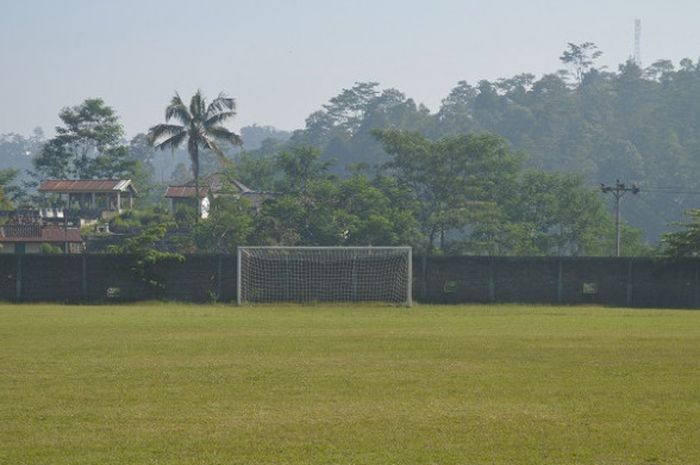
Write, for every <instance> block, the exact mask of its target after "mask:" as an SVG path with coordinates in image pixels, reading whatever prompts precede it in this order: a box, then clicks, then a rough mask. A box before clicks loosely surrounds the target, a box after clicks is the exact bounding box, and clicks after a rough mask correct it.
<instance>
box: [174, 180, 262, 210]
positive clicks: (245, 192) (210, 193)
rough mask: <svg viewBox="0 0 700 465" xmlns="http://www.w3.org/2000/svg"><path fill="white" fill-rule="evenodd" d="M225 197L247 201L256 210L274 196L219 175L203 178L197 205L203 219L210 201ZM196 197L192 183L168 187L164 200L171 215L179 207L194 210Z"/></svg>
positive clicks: (200, 183) (200, 181) (200, 182)
mask: <svg viewBox="0 0 700 465" xmlns="http://www.w3.org/2000/svg"><path fill="white" fill-rule="evenodd" d="M225 195H230V196H235V197H239V198H245V199H248V201H249V202H250V204H251V206H252V207H253V208H254V209H255V210H258V209H260V207H261V206H262V203H263V202H264V201H265V200H266V199H269V198H271V197H273V196H275V195H276V194H275V193H274V192H263V191H254V190H252V189H249V188H248V187H247V186H245V185H244V184H243V183H242V182H240V181H237V180H224V179H223V177H222V176H221V174H219V173H214V174H210V175H208V176H203V177H202V178H200V180H199V203H200V206H201V210H200V211H201V212H202V218H203V219H206V218H207V217H208V216H209V206H210V205H211V201H212V200H213V199H215V198H217V197H219V196H225ZM196 196H197V194H196V188H195V183H194V181H190V182H188V183H186V184H183V185H179V186H168V189H167V190H166V191H165V198H166V199H168V200H170V211H171V212H172V213H175V212H176V211H177V209H178V208H179V206H180V205H186V206H188V207H190V208H195V209H196V208H197V202H196V200H195V198H196Z"/></svg>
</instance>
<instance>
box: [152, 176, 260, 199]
mask: <svg viewBox="0 0 700 465" xmlns="http://www.w3.org/2000/svg"><path fill="white" fill-rule="evenodd" d="M209 189H211V191H212V192H214V194H243V195H246V194H254V193H255V191H252V190H250V189H249V188H248V187H247V186H246V185H245V184H243V183H242V182H240V181H238V180H235V179H233V180H231V181H230V182H226V181H225V180H224V179H223V177H222V176H221V174H219V173H214V174H208V175H206V176H202V177H201V178H200V179H199V196H200V197H202V198H203V197H205V196H206V195H207V194H208V193H209ZM232 189H233V190H232ZM165 196H166V197H168V198H185V197H194V196H195V193H194V180H192V181H188V182H186V183H185V184H183V185H181V186H168V190H167V191H166V192H165Z"/></svg>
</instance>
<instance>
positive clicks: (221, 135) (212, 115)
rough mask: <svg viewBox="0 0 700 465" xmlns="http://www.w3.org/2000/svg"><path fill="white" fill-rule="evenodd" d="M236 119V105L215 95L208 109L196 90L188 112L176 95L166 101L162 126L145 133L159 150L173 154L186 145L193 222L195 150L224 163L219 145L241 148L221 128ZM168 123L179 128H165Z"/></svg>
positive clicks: (238, 141)
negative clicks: (191, 183) (225, 143)
mask: <svg viewBox="0 0 700 465" xmlns="http://www.w3.org/2000/svg"><path fill="white" fill-rule="evenodd" d="M235 115H236V102H235V100H234V99H232V98H230V97H227V96H226V95H224V94H223V93H222V94H219V96H218V97H216V98H215V99H214V100H213V101H212V102H211V103H210V104H209V105H207V102H206V100H205V99H204V97H202V91H201V90H198V91H197V93H196V94H194V95H193V96H192V98H191V99H190V106H189V108H188V107H187V106H186V105H185V104H184V103H183V101H182V99H181V98H180V95H178V93H177V92H175V96H174V97H173V98H172V100H171V101H170V105H168V106H167V108H166V109H165V121H166V123H165V124H158V125H156V126H153V127H152V128H151V129H149V130H148V136H149V140H150V142H151V144H152V145H153V146H154V147H155V148H157V149H161V150H165V149H168V148H169V149H171V150H174V149H176V148H178V147H180V146H182V145H183V144H185V141H187V152H188V153H189V154H190V160H191V162H192V173H193V174H194V186H195V196H196V197H197V199H196V200H197V220H199V217H200V216H201V214H202V211H201V209H202V206H201V199H200V198H199V150H200V149H204V150H211V151H212V152H214V153H215V154H216V155H217V156H218V157H219V159H220V160H226V157H225V155H224V152H223V151H222V150H221V147H220V146H219V143H220V142H222V141H223V142H229V143H231V144H233V145H241V138H240V137H239V136H238V135H237V134H235V133H233V132H232V131H230V130H229V129H227V128H225V127H224V126H222V125H221V124H222V123H223V122H224V121H226V120H227V119H229V118H233V117H234V116H235ZM171 119H174V120H176V121H177V122H179V123H180V124H168V123H167V122H168V121H170V120H171Z"/></svg>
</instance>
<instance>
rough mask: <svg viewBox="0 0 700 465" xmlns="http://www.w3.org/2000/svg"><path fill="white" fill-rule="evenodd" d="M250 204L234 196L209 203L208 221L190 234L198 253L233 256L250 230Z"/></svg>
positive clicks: (251, 221)
mask: <svg viewBox="0 0 700 465" xmlns="http://www.w3.org/2000/svg"><path fill="white" fill-rule="evenodd" d="M252 223H253V219H252V214H251V208H250V203H249V202H248V201H247V200H246V199H241V198H237V197H235V196H220V197H218V198H216V199H214V201H213V202H212V203H211V207H210V209H209V217H208V218H207V220H206V221H202V222H200V223H198V224H197V225H196V226H195V227H194V228H193V231H192V235H193V240H194V243H195V245H196V246H197V250H198V251H200V252H209V253H226V254H235V253H236V247H238V246H239V245H244V244H246V241H247V239H248V237H249V235H250V234H251V232H252V230H253V226H252Z"/></svg>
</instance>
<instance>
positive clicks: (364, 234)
mask: <svg viewBox="0 0 700 465" xmlns="http://www.w3.org/2000/svg"><path fill="white" fill-rule="evenodd" d="M320 156H321V155H320V153H319V152H318V151H317V150H315V149H313V148H308V147H298V148H295V149H294V150H292V151H291V152H285V153H281V154H280V155H278V157H277V158H276V163H277V167H278V169H279V170H280V171H281V172H282V173H283V177H282V179H280V181H279V182H278V188H279V189H280V190H281V191H282V195H279V196H276V197H274V198H272V199H270V200H268V201H267V202H265V204H264V205H263V208H262V211H261V212H260V214H259V215H257V216H256V217H255V222H254V223H255V225H254V226H255V232H254V234H253V236H252V239H253V240H255V241H256V243H262V244H280V245H328V246H330V245H405V244H409V243H412V242H413V238H414V233H415V229H416V221H415V218H414V216H413V208H412V206H413V200H412V198H411V197H410V194H409V193H408V191H407V188H405V187H401V186H400V185H399V184H398V182H397V181H396V179H393V178H387V177H376V178H375V179H370V178H369V177H367V176H366V175H364V174H356V175H354V176H353V177H351V178H348V179H345V180H340V179H338V178H336V177H335V176H333V175H329V174H328V172H327V170H328V166H329V165H328V163H327V162H323V161H321V160H320Z"/></svg>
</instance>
